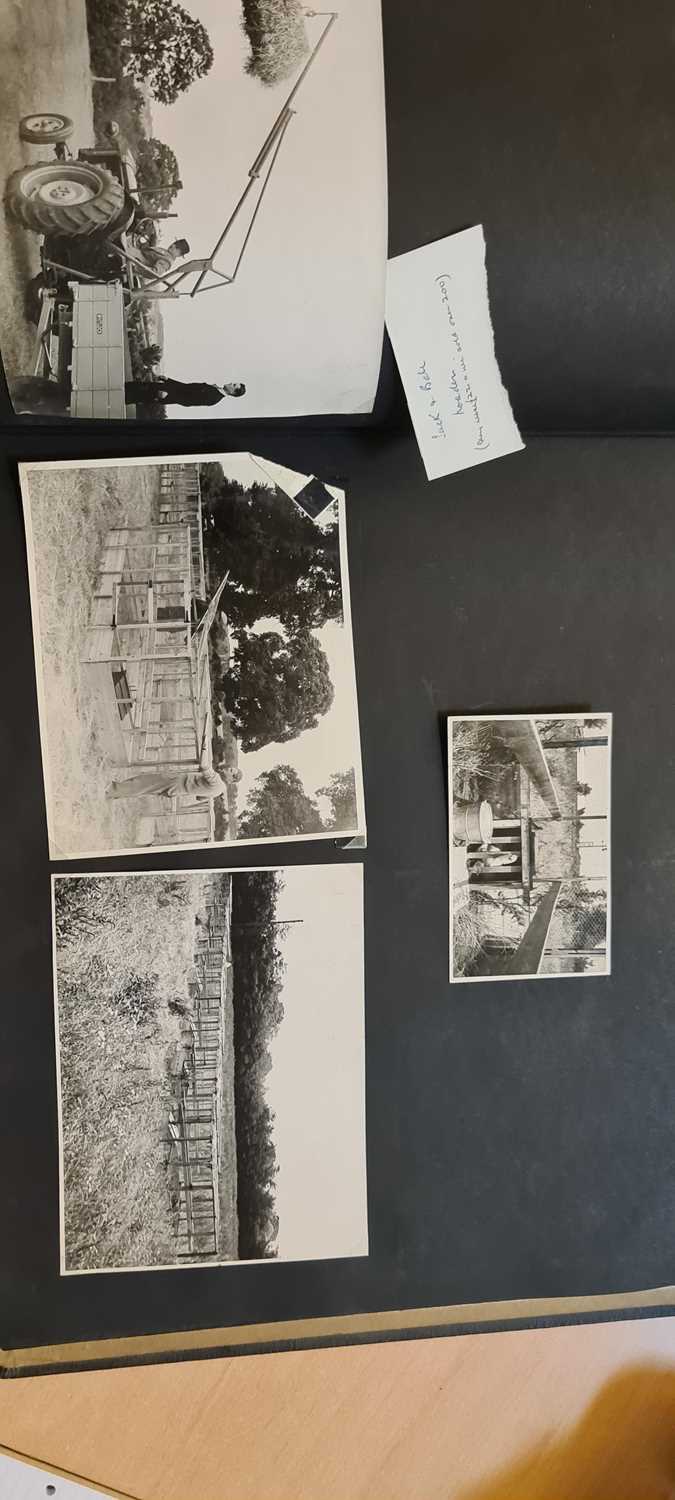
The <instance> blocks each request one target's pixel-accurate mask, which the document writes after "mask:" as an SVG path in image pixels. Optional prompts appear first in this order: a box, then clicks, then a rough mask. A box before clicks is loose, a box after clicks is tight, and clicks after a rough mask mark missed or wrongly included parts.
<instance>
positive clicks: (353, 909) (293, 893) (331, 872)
mask: <svg viewBox="0 0 675 1500" xmlns="http://www.w3.org/2000/svg"><path fill="white" fill-rule="evenodd" d="M235 879H236V876H235ZM283 879H284V889H283V890H282V892H281V894H280V898H279V904H278V907H277V917H281V918H286V919H288V920H290V919H292V918H297V917H301V918H302V923H301V925H298V926H294V927H289V928H288V929H287V936H286V937H285V938H284V939H282V940H281V943H280V946H281V948H282V951H283V956H284V960H285V963H286V978H285V983H284V988H283V993H282V1000H283V1004H284V1010H285V1014H284V1019H283V1021H282V1022H281V1025H280V1027H279V1030H278V1032H277V1035H276V1037H275V1039H274V1042H273V1044H272V1071H271V1073H270V1074H269V1076H268V1080H267V1099H268V1103H269V1105H270V1107H271V1109H272V1110H273V1111H274V1112H275V1115H276V1122H275V1134H274V1138H275V1146H276V1151H277V1159H278V1163H279V1175H278V1178H277V1212H278V1214H279V1240H278V1248H279V1255H280V1256H284V1257H289V1258H291V1259H312V1258H318V1257H321V1256H335V1255H366V1254H367V1253H368V1231H367V1203H366V1161H365V1052H364V990H363V985H364V978H363V872H362V868H361V866H360V865H356V864H346V865H335V864H332V865H314V866H304V867H303V866H296V867H295V868H292V867H291V868H289V867H286V868H285V870H284V872H283Z"/></svg>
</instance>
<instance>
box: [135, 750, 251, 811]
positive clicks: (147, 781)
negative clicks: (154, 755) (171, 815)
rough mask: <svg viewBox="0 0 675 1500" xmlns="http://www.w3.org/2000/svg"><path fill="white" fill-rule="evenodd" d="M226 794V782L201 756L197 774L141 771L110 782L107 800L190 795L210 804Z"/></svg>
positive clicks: (195, 772)
mask: <svg viewBox="0 0 675 1500" xmlns="http://www.w3.org/2000/svg"><path fill="white" fill-rule="evenodd" d="M226 791H227V787H226V786H225V782H224V781H223V780H222V779H221V777H220V776H219V775H218V773H217V771H214V769H213V767H212V766H209V765H208V764H207V762H206V760H205V758H204V756H202V759H201V760H200V762H199V770H198V771H180V770H175V771H139V772H138V774H137V775H136V776H128V777H127V779H126V780H125V781H111V783H110V785H109V787H107V789H106V798H107V800H108V801H109V802H110V801H113V800H115V799H116V798H118V797H145V796H148V795H154V796H155V797H167V798H169V797H177V796H188V797H197V798H198V799H199V801H208V802H211V801H212V800H213V798H214V797H224V796H225V793H226Z"/></svg>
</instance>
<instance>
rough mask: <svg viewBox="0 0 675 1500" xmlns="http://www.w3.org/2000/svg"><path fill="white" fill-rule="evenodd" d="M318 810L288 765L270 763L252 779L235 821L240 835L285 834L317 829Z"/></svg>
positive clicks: (265, 835)
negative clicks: (249, 790)
mask: <svg viewBox="0 0 675 1500" xmlns="http://www.w3.org/2000/svg"><path fill="white" fill-rule="evenodd" d="M323 826H324V825H323V823H322V821H321V813H320V812H319V809H318V807H317V805H316V802H314V801H313V800H312V798H311V797H308V796H307V793H306V791H305V789H304V787H303V785H302V782H301V780H300V777H299V776H298V773H297V771H295V770H294V769H293V767H292V766H274V768H273V770H271V771H264V772H263V774H262V775H261V776H258V778H257V780H256V781H255V782H254V784H253V787H252V788H251V792H250V794H249V798H248V802H247V804H246V807H245V808H244V812H243V816H242V818H241V819H240V822H239V832H240V834H241V835H242V837H244V838H287V837H289V836H292V835H293V834H299V833H320V832H321V831H322V829H323Z"/></svg>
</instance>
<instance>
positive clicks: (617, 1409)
mask: <svg viewBox="0 0 675 1500" xmlns="http://www.w3.org/2000/svg"><path fill="white" fill-rule="evenodd" d="M458 1500H675V1370H669V1369H664V1368H661V1367H659V1366H658V1365H656V1366H636V1367H635V1368H634V1369H632V1370H626V1371H624V1372H623V1373H622V1374H621V1375H617V1376H616V1377H615V1378H614V1379H612V1380H610V1381H608V1383H607V1385H605V1386H603V1388H602V1390H601V1391H600V1392H599V1394H598V1396H596V1398H595V1400H594V1401H593V1402H592V1404H591V1406H590V1407H589V1408H588V1411H587V1412H585V1414H584V1416H583V1417H582V1418H581V1420H580V1421H579V1422H578V1423H577V1425H576V1426H575V1427H574V1428H573V1429H572V1431H571V1432H570V1433H569V1434H568V1435H567V1436H566V1437H564V1438H562V1439H561V1440H559V1441H558V1440H553V1441H551V1442H547V1441H546V1440H544V1441H543V1442H542V1443H541V1444H540V1445H538V1446H537V1448H535V1449H533V1450H532V1452H531V1453H529V1454H528V1455H527V1456H526V1457H525V1458H524V1459H521V1460H520V1461H519V1462H518V1463H517V1464H515V1465H513V1467H511V1468H509V1469H508V1470H505V1471H504V1472H503V1473H501V1474H499V1475H497V1476H496V1477H494V1478H492V1479H490V1480H488V1481H486V1482H484V1483H483V1484H481V1485H479V1486H478V1488H474V1489H471V1490H463V1491H462V1492H461V1496H460V1497H458Z"/></svg>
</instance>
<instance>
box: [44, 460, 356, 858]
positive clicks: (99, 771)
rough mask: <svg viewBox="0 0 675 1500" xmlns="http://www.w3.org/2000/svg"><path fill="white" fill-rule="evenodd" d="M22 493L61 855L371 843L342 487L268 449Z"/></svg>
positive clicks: (63, 472)
mask: <svg viewBox="0 0 675 1500" xmlns="http://www.w3.org/2000/svg"><path fill="white" fill-rule="evenodd" d="M308 487H310V488H311V490H312V493H313V495H314V496H315V500H316V508H317V512H318V513H317V515H316V517H314V516H312V514H311V513H310V511H311V507H310V508H308V507H306V506H304V505H303V504H302V496H303V493H304V491H305V490H306V489H307V488H308ZM21 489H22V494H23V501H24V514H25V521H26V538H27V547H28V563H29V575H30V589H31V603H32V611H33V634H34V644H35V658H36V671H37V681H38V702H39V713H40V733H41V739H42V760H43V769H44V778H45V794H46V802H47V824H48V830H49V847H50V854H51V857H52V858H53V859H73V858H78V857H80V856H82V855H85V854H86V855H93V856H95V855H103V854H111V853H115V854H120V853H134V852H138V851H139V850H143V849H173V848H175V847H177V846H183V847H191V848H196V847H199V846H200V845H203V844H212V843H224V842H239V843H247V844H255V843H260V842H264V841H265V840H268V841H269V840H276V841H279V840H286V839H299V838H311V839H333V840H334V839H336V838H337V839H341V838H345V839H351V838H356V837H359V838H363V837H365V814H364V805H363V786H362V776H361V752H360V739H359V722H358V709H357V699H356V677H355V670H354V648H353V641H352V628H351V613H350V604H349V579H348V568H347V540H346V530H345V501H344V494H343V493H342V491H340V490H337V489H335V488H333V487H332V486H329V485H325V484H323V483H322V482H321V481H320V480H318V479H317V478H316V477H315V476H307V475H302V474H296V473H294V472H293V471H291V470H289V469H286V468H284V467H283V466H280V465H275V464H272V463H268V462H267V460H266V459H257V458H255V457H254V456H253V455H252V454H250V453H234V454H226V455H215V456H213V457H211V456H208V457H200V458H192V457H188V458H177V459H173V458H172V459H166V460H164V459H144V460H142V461H140V462H139V461H138V460H135V459H132V460H125V459H122V460H117V461H116V462H112V461H107V460H103V461H99V460H94V461H91V462H88V463H87V462H85V463H68V464H29V465H24V466H22V467H21ZM299 500H300V502H301V503H298V501H299Z"/></svg>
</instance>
